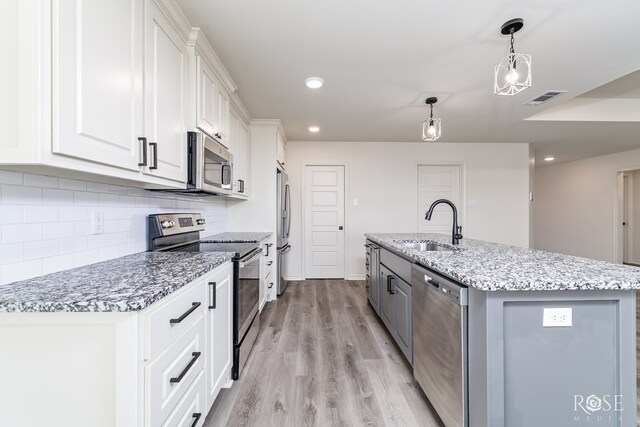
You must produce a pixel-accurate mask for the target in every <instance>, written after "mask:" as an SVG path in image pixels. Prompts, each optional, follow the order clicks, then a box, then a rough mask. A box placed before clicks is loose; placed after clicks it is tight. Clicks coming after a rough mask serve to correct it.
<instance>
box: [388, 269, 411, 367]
mask: <svg viewBox="0 0 640 427" xmlns="http://www.w3.org/2000/svg"><path fill="white" fill-rule="evenodd" d="M391 286H392V289H393V291H395V294H394V295H393V297H394V305H395V316H396V323H395V334H394V338H395V339H396V342H397V343H398V346H399V347H400V350H402V352H403V353H404V355H405V357H406V358H407V360H408V361H409V363H411V364H413V357H412V356H413V329H412V323H413V322H412V319H411V286H410V285H409V284H408V283H407V282H405V281H404V280H402V279H401V278H399V277H395V276H394V277H393V279H392V280H391Z"/></svg>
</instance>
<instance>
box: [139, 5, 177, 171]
mask: <svg viewBox="0 0 640 427" xmlns="http://www.w3.org/2000/svg"><path fill="white" fill-rule="evenodd" d="M134 3H137V2H135V1H134ZM146 6H147V7H146V17H145V32H146V34H145V72H144V77H145V136H146V137H147V139H148V143H149V159H148V163H149V164H148V167H147V169H146V173H149V174H151V175H156V176H161V177H163V178H167V179H172V180H175V181H179V182H186V177H187V170H186V166H187V163H186V155H187V148H186V144H187V130H186V121H187V110H186V107H187V104H186V103H187V74H188V73H187V69H188V57H187V45H186V42H185V41H184V40H182V38H181V37H180V34H179V33H178V32H177V31H176V29H175V28H174V27H173V25H172V24H171V22H169V20H168V19H167V18H166V17H165V15H164V14H163V13H162V12H161V11H160V10H159V8H158V6H157V5H156V4H155V2H154V1H153V0H147V3H146Z"/></svg>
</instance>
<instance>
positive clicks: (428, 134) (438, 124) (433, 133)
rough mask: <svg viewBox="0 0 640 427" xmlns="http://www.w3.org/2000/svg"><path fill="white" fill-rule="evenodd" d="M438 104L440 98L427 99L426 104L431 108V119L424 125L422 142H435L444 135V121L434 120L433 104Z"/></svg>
mask: <svg viewBox="0 0 640 427" xmlns="http://www.w3.org/2000/svg"><path fill="white" fill-rule="evenodd" d="M436 102H438V98H436V97H435V96H432V97H430V98H427V99H426V101H425V103H426V104H427V105H428V106H429V107H430V113H429V117H428V118H427V119H426V120H425V121H424V123H422V140H423V141H435V140H437V139H438V138H440V135H441V133H442V121H441V119H434V118H433V104H435V103H436Z"/></svg>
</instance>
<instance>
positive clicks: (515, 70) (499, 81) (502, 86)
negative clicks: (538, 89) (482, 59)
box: [493, 53, 531, 96]
mask: <svg viewBox="0 0 640 427" xmlns="http://www.w3.org/2000/svg"><path fill="white" fill-rule="evenodd" d="M529 87H531V55H526V54H522V53H509V55H507V56H506V57H505V58H504V59H503V60H502V61H500V63H499V64H496V70H495V79H494V87H493V89H494V93H495V94H496V95H507V96H513V95H515V94H517V93H520V92H522V91H523V90H525V89H527V88H529Z"/></svg>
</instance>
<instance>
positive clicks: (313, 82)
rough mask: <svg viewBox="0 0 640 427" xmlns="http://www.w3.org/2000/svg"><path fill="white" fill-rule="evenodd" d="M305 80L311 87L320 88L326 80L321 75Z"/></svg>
mask: <svg viewBox="0 0 640 427" xmlns="http://www.w3.org/2000/svg"><path fill="white" fill-rule="evenodd" d="M304 82H305V84H306V85H307V87H308V88H310V89H319V88H321V87H322V85H323V84H324V80H322V79H321V78H320V77H309V78H308V79H306V80H305V81H304Z"/></svg>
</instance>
